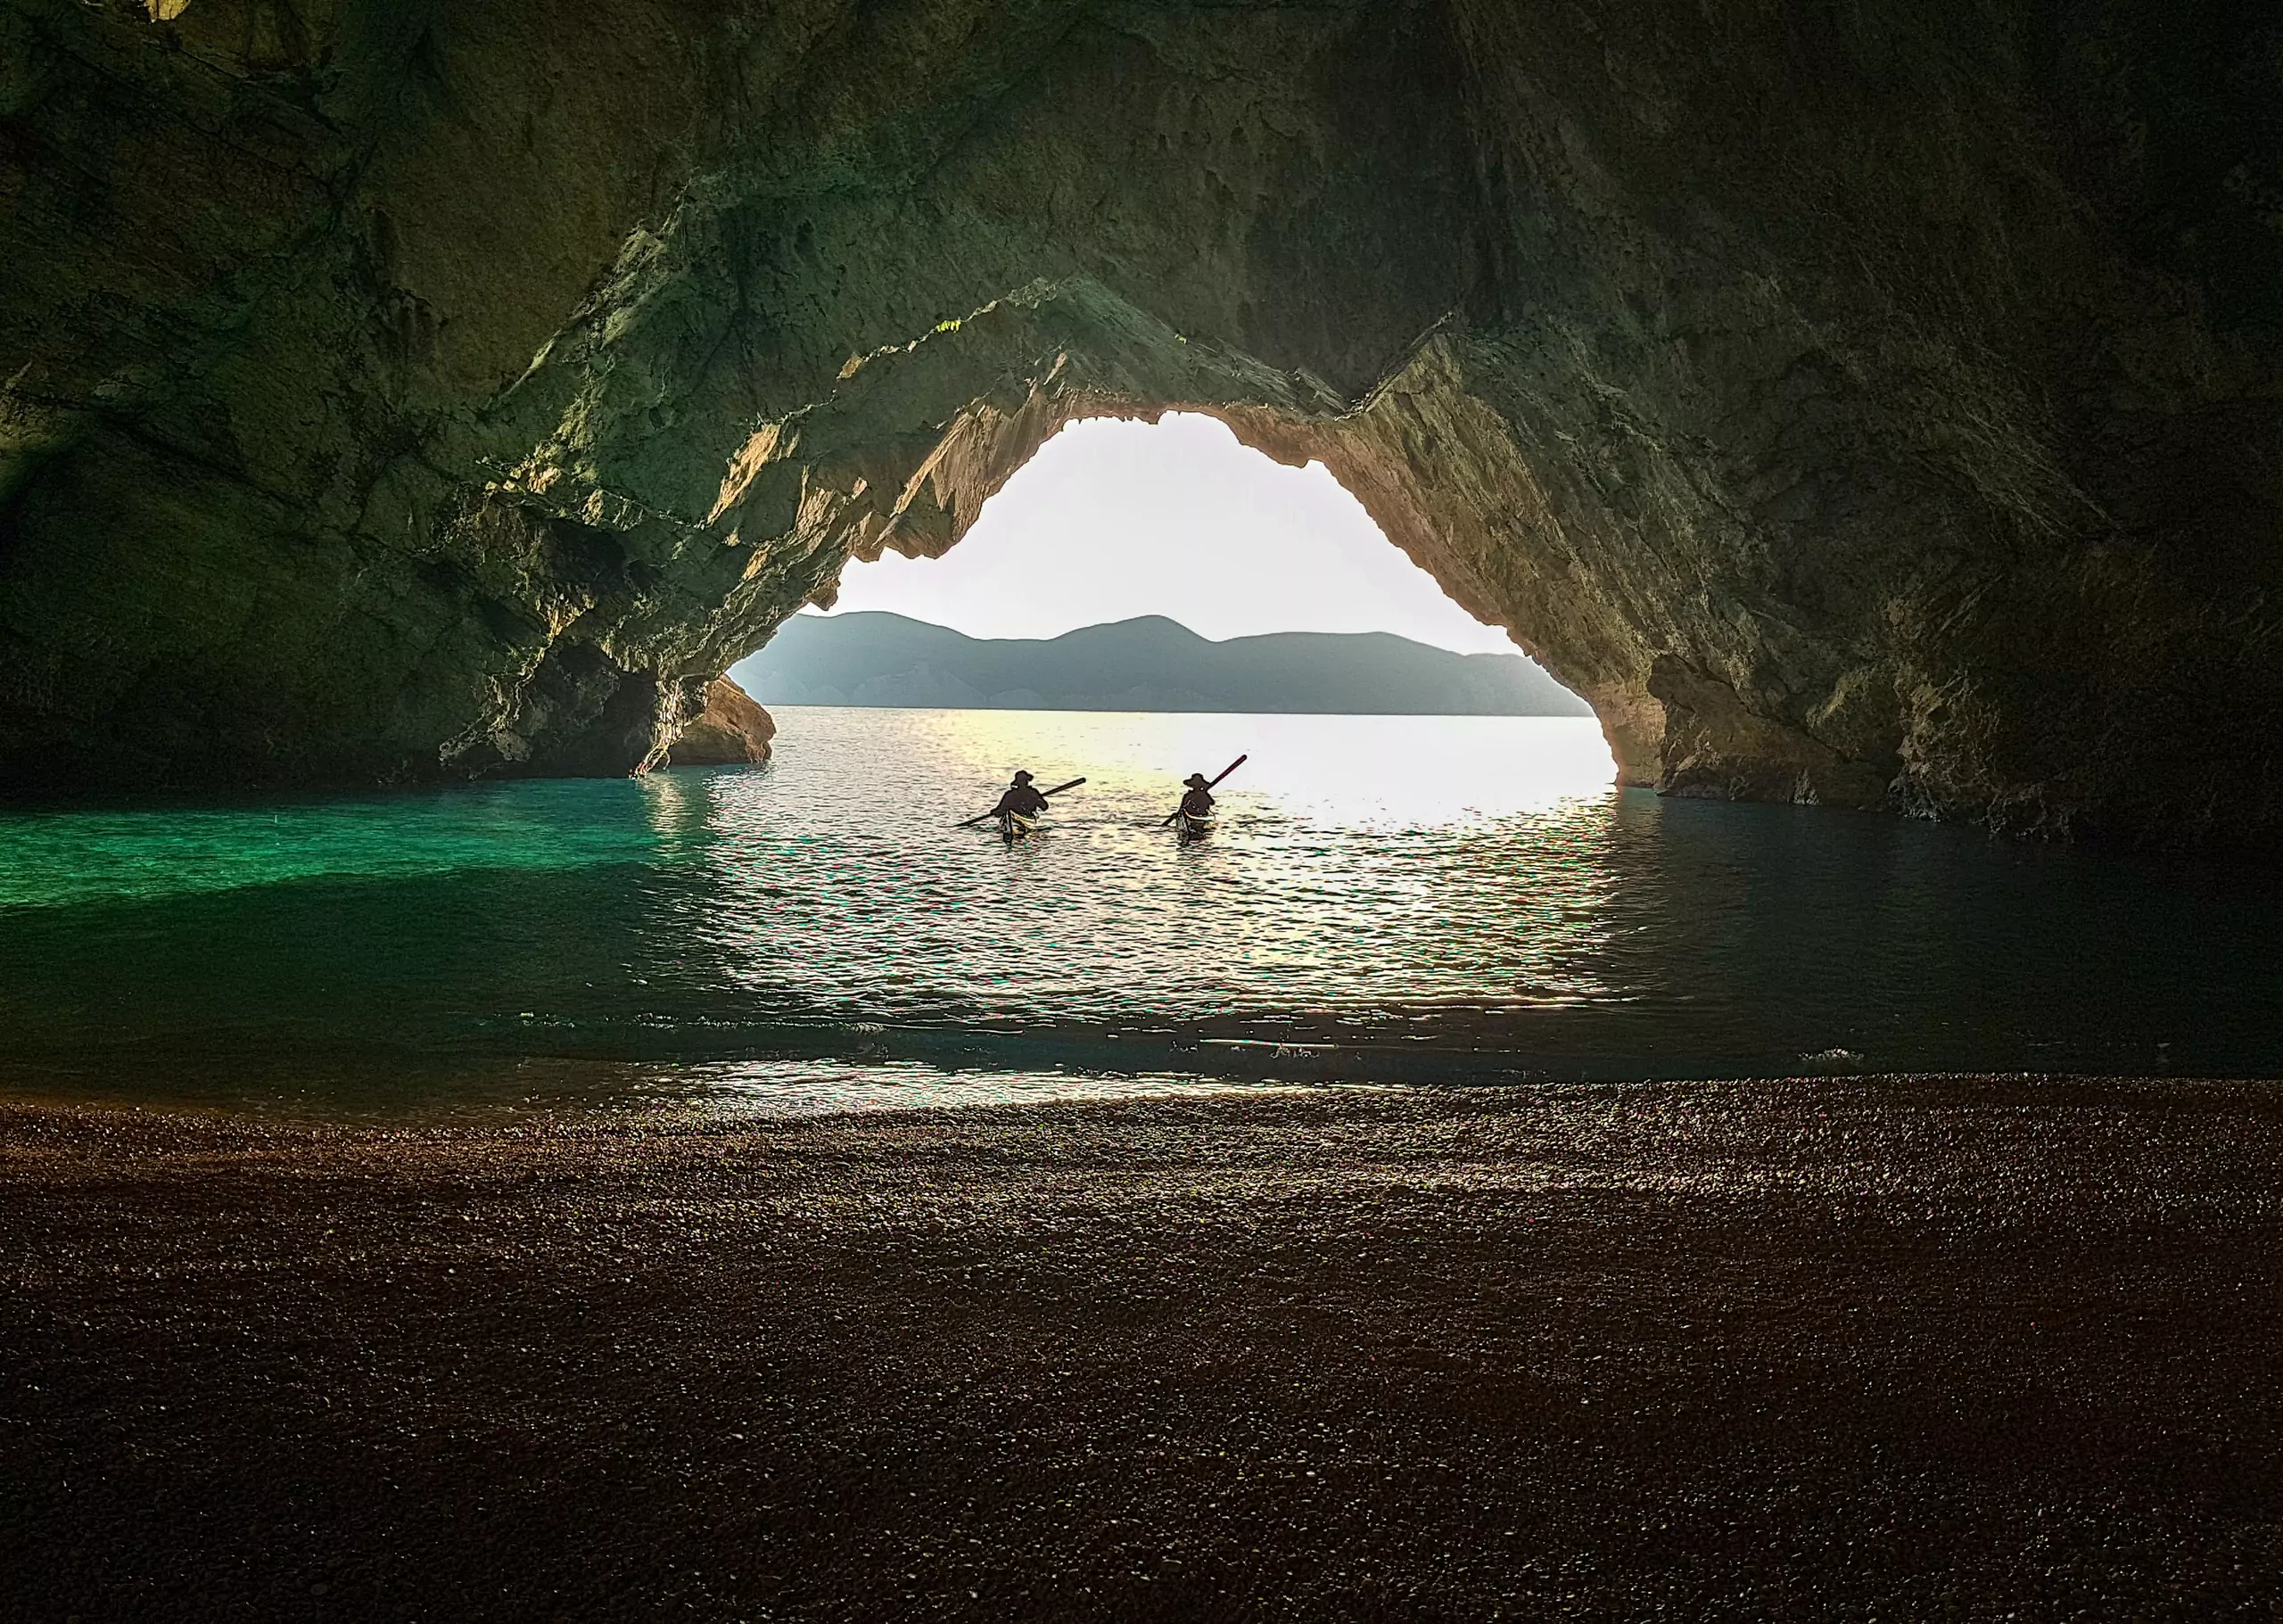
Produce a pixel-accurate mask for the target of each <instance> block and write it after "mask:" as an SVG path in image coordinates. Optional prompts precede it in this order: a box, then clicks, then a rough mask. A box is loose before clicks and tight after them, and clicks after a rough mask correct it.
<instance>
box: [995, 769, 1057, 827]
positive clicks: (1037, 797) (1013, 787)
mask: <svg viewBox="0 0 2283 1624" xmlns="http://www.w3.org/2000/svg"><path fill="white" fill-rule="evenodd" d="M1045 810H1046V797H1045V796H1043V795H1041V794H1039V792H1038V791H1037V790H1035V789H1034V788H1032V787H1031V775H1030V774H1029V773H1027V772H1018V773H1017V774H1016V775H1015V781H1014V782H1013V783H1011V784H1010V785H1008V786H1007V793H1006V794H1005V795H1003V796H1000V797H999V804H998V805H996V806H994V807H993V808H992V809H991V810H990V812H986V813H985V816H986V817H992V818H1003V817H1005V816H1007V815H1008V814H1009V813H1010V812H1011V813H1013V814H1014V815H1015V816H1016V817H1018V818H1035V817H1037V816H1038V815H1039V813H1041V812H1044V811H1045Z"/></svg>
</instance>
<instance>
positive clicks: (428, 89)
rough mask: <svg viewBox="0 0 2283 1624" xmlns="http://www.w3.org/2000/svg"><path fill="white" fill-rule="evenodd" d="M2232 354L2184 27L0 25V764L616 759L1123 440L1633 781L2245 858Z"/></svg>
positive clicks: (894, 20) (1330, 1)
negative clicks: (1179, 431)
mask: <svg viewBox="0 0 2283 1624" xmlns="http://www.w3.org/2000/svg"><path fill="white" fill-rule="evenodd" d="M161 13H162V14H161ZM2279 321H2283V21H2271V20H2270V19H2269V17H2268V16H2267V14H2266V13H2265V12H2264V11H2263V10H2262V8H2247V7H2241V6H2237V5H2231V4H2224V3H2222V0H1978V3H1977V4H1972V5H1958V4H1953V3H1950V0H1838V3H1837V4H1831V5H1826V6H1819V7H1814V8H1804V7H1787V6H1771V5H1768V4H1764V3H1763V0H1703V3H1702V4H1696V5H1692V6H1687V7H1680V6H1675V5H1672V4H1669V0H1606V3H1605V4H1598V5H1595V6H1591V7H1584V6H1563V5H1551V4H1548V5H1528V6H1516V5H1512V4H1504V3H1503V0H1502V3H1493V0H1327V3H1326V4H1317V5H1312V6H1308V7H1293V6H1287V5H1279V4H1266V3H1265V0H1264V3H1263V4H1225V5H1216V6H1211V7H1200V6H1194V5H1189V4H1170V3H1166V4H1152V3H1144V0H869V3H859V0H803V3H800V4H761V3H760V0H743V3H739V0H718V3H712V4H703V5H701V4H692V3H690V0H595V3H594V4H589V5H588V6H586V7H583V8H581V10H580V11H579V12H577V13H576V14H575V15H573V14H568V13H565V12H563V11H562V9H561V8H559V7H556V6H551V5H547V4H540V0H453V3H451V4H445V3H444V0H187V3H186V4H185V0H163V4H155V5H154V4H143V3H141V0H0V776H4V778H5V779H7V781H8V782H10V783H11V784H12V785H13V786H16V787H40V786H45V785H56V784H70V785H78V784H81V783H84V782H85V781H87V779H90V778H91V777H97V776H100V777H103V778H109V779H123V780H126V781H129V782H133V783H139V784H157V783H169V784H173V783H185V782H193V781H199V780H204V779H219V780H224V781H228V782H262V781H327V780H345V779H354V780H363V781H371V780H407V779H433V778H437V777H440V776H451V775H464V774H480V773H500V772H551V773H567V772H615V771H630V770H633V769H637V768H639V767H640V766H642V765H645V764H647V763H654V762H656V761H658V760H661V759H663V756H664V754H665V753H666V751H667V750H668V749H669V748H670V747H671V745H672V738H673V737H674V734H675V732H676V730H678V729H679V728H680V726H681V725H682V722H683V720H684V719H685V718H687V717H689V716H691V715H693V714H696V713H698V712H699V711H700V710H701V709H702V700H703V696H704V694H705V689H706V687H707V685H708V683H710V682H711V680H713V678H714V677H715V676H717V675H718V674H719V673H720V672H722V671H723V670H724V669H726V667H727V666H728V664H729V663H730V662H731V661H732V660H734V659H736V658H738V657H739V656H741V655H744V654H746V652H749V651H750V650H751V649H753V648H754V647H758V646H759V645H760V644H761V643H762V641H764V640H765V639H767V637H768V636H769V634H770V632H771V631H772V630H773V629H774V627H775V626H776V625H777V624H778V623H779V621H781V620H782V618H783V617H784V616H785V615H786V614H789V613H790V612H791V611H792V610H793V609H794V608H795V607H796V606H798V605H799V604H800V603H801V602H802V601H803V600H804V599H807V598H819V599H823V598H828V597H829V595H830V593H831V591H832V589H833V583H834V581H836V579H837V574H838V572H839V570H840V568H841V566H842V565H843V564H844V562H845V560H846V559H847V558H848V557H849V556H851V555H852V554H853V555H854V556H877V554H878V551H879V549H881V548H890V547H893V548H898V549H900V550H902V551H905V552H908V553H914V554H934V553H938V552H940V551H942V550H943V549H944V548H946V547H949V546H950V545H952V543H953V542H955V541H956V540H957V539H958V537H959V536H960V533H961V532H963V530H964V529H965V528H966V526H967V525H968V524H969V523H972V521H973V519H974V517H975V515H976V511H977V507H979V506H980V504H981V502H982V501H983V500H984V499H985V497H987V496H988V495H989V494H990V493H991V492H992V491H993V490H996V489H997V488H998V486H999V484H1000V483H1001V482H1003V481H1004V480H1005V478H1006V477H1007V475H1008V474H1010V472H1011V471H1012V470H1013V469H1014V468H1015V467H1017V466H1020V464H1021V462H1022V460H1023V459H1024V458H1026V457H1027V456H1028V455H1029V454H1030V452H1031V451H1032V450H1033V449H1035V448H1036V446H1037V445H1038V444H1039V443H1040V441H1042V440H1043V438H1044V437H1045V436H1046V435H1047V434H1049V433H1051V432H1052V431H1053V430H1054V429H1055V428H1056V427H1057V426H1059V425H1060V424H1061V423H1063V422H1065V421H1067V420H1068V419H1070V418H1072V417H1074V416H1084V415H1088V414H1099V413H1117V414H1125V415H1142V416H1147V415H1150V414H1153V413H1156V412H1158V411H1162V410H1164V409H1167V408H1176V407H1177V408H1185V409H1199V410H1207V411H1211V412H1214V413H1216V415H1218V416H1222V417H1223V418H1224V420H1226V421H1228V422H1229V423H1230V424H1231V425H1232V426H1234V427H1235V428H1236V430H1237V431H1238V433H1240V434H1241V435H1242V436H1243V437H1244V438H1245V439H1247V440H1248V441H1249V442H1251V443H1253V444H1255V445H1257V446H1260V447H1261V448H1262V449H1265V450H1267V451H1269V452H1270V453H1271V454H1273V455H1275V456H1279V457H1282V458H1288V459H1299V458H1322V459H1323V460H1324V461H1325V462H1327V463H1328V464H1329V465H1330V466H1331V467H1332V469H1333V470H1334V472H1335V473H1337V474H1339V477H1340V478H1341V479H1342V480H1343V481H1345V482H1347V483H1348V485H1349V487H1350V488H1351V489H1353V490H1356V493H1357V494H1358V495H1359V496H1360V497H1361V498H1362V499H1363V500H1364V502H1365V504H1366V505H1367V507H1370V508H1371V510H1372V513H1373V514H1374V515H1375V516H1376V517H1377V518H1378V519H1379V521H1380V522H1381V524H1382V526H1383V527H1384V528H1385V529H1386V530H1387V531H1388V532H1389V535H1390V536H1391V537H1392V538H1393V539H1394V540H1396V541H1397V544H1398V545H1400V546H1402V547H1403V548H1405V550H1406V551H1408V552H1409V553H1410V554H1411V555H1412V556H1413V557H1414V558H1416V559H1417V560H1418V561H1419V562H1420V563H1422V565H1425V566H1426V567H1427V568H1429V569H1430V570H1431V571H1432V572H1433V573H1435V574H1436V576H1437V577H1438V579H1439V580H1440V581H1442V582H1443V583H1444V585H1445V587H1446V589H1448V590H1449V591H1451V593H1452V594H1453V595H1454V596H1455V597H1456V598H1459V599H1460V600H1461V601H1462V602H1463V603H1465V604H1466V605H1467V606H1469V607H1470V608H1471V609H1472V610H1474V611H1475V612H1476V613H1477V614H1481V615H1483V616H1485V617H1486V618H1488V619H1492V620H1495V621H1496V622H1500V623H1503V624H1504V625H1506V626H1507V627H1509V628H1510V629H1511V630H1512V631H1513V633H1514V635H1515V638H1516V640H1517V642H1518V643H1520V644H1521V646H1522V647H1524V648H1526V649H1528V650H1529V652H1530V653H1532V654H1533V655H1537V657H1538V658H1539V659H1540V660H1542V661H1543V662H1545V664H1546V665H1547V666H1548V667H1549V668H1550V669H1552V670H1553V671H1554V672H1555V673H1556V674H1557V675H1559V676H1561V677H1562V679H1563V680H1566V681H1568V682H1570V684H1571V685H1572V686H1574V687H1576V688H1578V690H1579V691H1580V692H1582V693H1584V694H1585V695H1586V696H1587V697H1588V698H1589V699H1591V700H1592V702H1593V703H1594V705H1595V708H1596V710H1597V711H1598V713H1600V714H1601V716H1602V717H1603V721H1604V723H1605V725H1606V726H1607V728H1608V730H1609V731H1610V734H1611V739H1612V741H1613V743H1614V745H1615V746H1616V747H1617V750H1618V753H1619V755H1620V762H1621V763H1622V764H1623V766H1624V769H1625V771H1627V773H1628V776H1630V777H1631V778H1633V779H1635V780H1636V781H1639V782H1644V783H1653V784H1656V785H1658V786H1660V787H1663V788H1666V789H1668V790H1669V791H1672V792H1675V793H1683V794H1702V795H1720V796H1760V797H1774V798H1790V799H1810V800H1817V801H1822V802H1826V803H1834V804H1845V805H1850V806H1867V807H1892V808H1899V809H1904V810H1910V811H1916V812H1928V813H1934V814H1941V815H1949V816H1959V817H1971V818H1979V819H1984V820H1990V821H1991V822H1993V823H1996V824H1999V825H2001V826H2005V827H2012V828H2036V829H2043V830H2048V831H2054V832H2064V831H2070V830H2093V831H2100V832H2107V833H2116V834H2121V835H2125V836H2131V837H2144V836H2175V835H2180V834H2188V835H2211V836H2214V837H2224V838H2231V839H2242V838H2258V837H2262V836H2265V835H2267V834H2271V833H2272V832H2273V830H2274V828H2275V826H2276V823H2277V821H2278V819H2279V815H2283V768H2279V757H2278V746H2277V743H2276V741H2277V739H2278V738H2279V735H2283V729H2279V727H2278V722H2279V721H2283V674H2279V670H2278V667H2277V665H2276V663H2275V662H2274V661H2273V660H2272V659H2271V657H2270V655H2269V651H2270V649H2271V646H2272V644H2273V640H2274V638H2275V635H2276V632H2277V630H2278V625H2279V614H2283V596H2279V594H2278V591H2277V588H2278V586H2279V585H2283V582H2279V581H2278V579H2277V576H2278V573H2279V571H2283V548H2279V546H2278V545H2277V544H2278V542H2279V540H2283V525H2279V515H2283V411H2279V409H2278V402H2279V397H2283V333H2279V326H2278V324H2279ZM129 714H132V715H134V716H136V718H138V719H139V721H138V724H137V726H136V728H135V729H134V730H133V732H132V736H133V737H134V738H136V741H137V742H136V747H135V749H134V751H133V752H132V753H124V754H123V753H122V752H121V751H120V748H119V747H118V744H117V740H118V738H119V737H120V734H121V730H120V729H119V728H118V727H117V726H116V725H115V724H116V720H117V719H118V718H120V717H123V716H127V715H129ZM152 719H157V720H155V721H154V720H152Z"/></svg>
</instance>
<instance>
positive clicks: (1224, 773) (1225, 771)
mask: <svg viewBox="0 0 2283 1624" xmlns="http://www.w3.org/2000/svg"><path fill="white" fill-rule="evenodd" d="M1250 760H1252V752H1250V751H1249V750H1248V751H1247V752H1245V754H1242V755H1240V756H1239V757H1237V759H1236V760H1235V761H1232V762H1231V763H1229V764H1228V765H1227V766H1225V767H1224V768H1222V769H1221V778H1220V779H1214V780H1213V783H1211V784H1207V786H1206V788H1207V789H1211V788H1212V787H1214V785H1216V784H1218V783H1220V781H1221V779H1225V778H1227V777H1228V776H1229V775H1230V774H1231V773H1232V772H1234V771H1236V770H1237V769H1238V768H1240V767H1241V766H1243V765H1244V764H1245V763H1247V762H1249V761H1250ZM1180 816H1181V808H1180V807H1178V806H1176V807H1174V809H1173V811H1171V812H1167V813H1166V817H1165V822H1164V823H1160V824H1158V828H1165V827H1166V823H1171V822H1172V821H1173V820H1174V819H1175V818H1178V817H1180Z"/></svg>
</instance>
